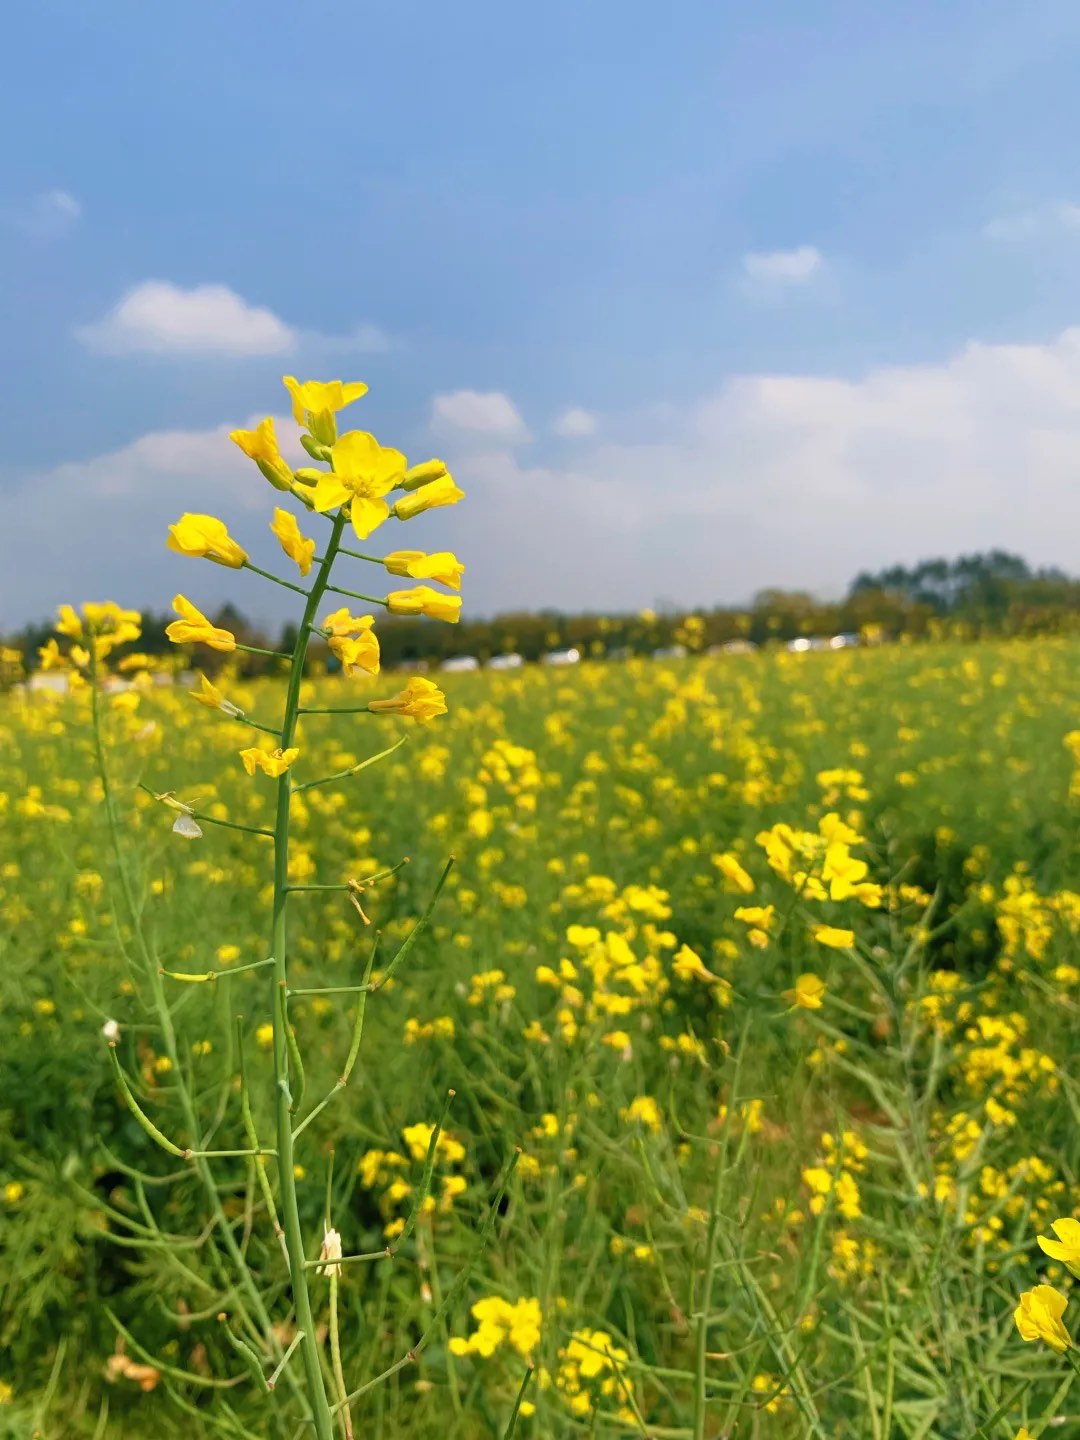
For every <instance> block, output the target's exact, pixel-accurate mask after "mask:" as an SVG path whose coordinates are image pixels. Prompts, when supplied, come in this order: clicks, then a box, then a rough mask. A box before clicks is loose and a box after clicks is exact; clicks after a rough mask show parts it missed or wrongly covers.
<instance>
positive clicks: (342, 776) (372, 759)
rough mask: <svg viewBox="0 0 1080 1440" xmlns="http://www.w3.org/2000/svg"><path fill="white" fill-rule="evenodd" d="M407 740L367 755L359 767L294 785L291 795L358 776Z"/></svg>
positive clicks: (404, 738)
mask: <svg viewBox="0 0 1080 1440" xmlns="http://www.w3.org/2000/svg"><path fill="white" fill-rule="evenodd" d="M408 738H409V737H408V736H407V735H402V737H401V739H400V740H398V741H397V742H396V743H395V744H393V745H390V746H388V748H387V749H385V750H380V751H379V753H378V754H377V755H369V756H368V758H367V759H366V760H361V761H360V763H359V765H350V767H349V768H348V770H338V771H336V773H335V774H333V775H323V776H321V777H320V778H319V779H318V780H307V781H305V783H304V784H303V785H294V786H293V787H292V788H293V794H294V795H299V794H300V793H301V791H303V790H314V789H315V788H316V787H317V786H319V785H330V784H332V783H333V782H334V781H335V780H348V779H350V778H351V777H352V776H353V775H359V773H360V771H361V770H366V769H367V768H368V766H369V765H377V764H378V763H379V761H380V760H385V759H386V758H387V756H389V755H392V754H393V753H394V751H395V750H400V749H401V747H402V745H404V744H405V742H406V740H408ZM282 778H284V777H282ZM287 783H288V781H287V780H286V784H287Z"/></svg>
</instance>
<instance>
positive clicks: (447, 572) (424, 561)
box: [383, 550, 465, 590]
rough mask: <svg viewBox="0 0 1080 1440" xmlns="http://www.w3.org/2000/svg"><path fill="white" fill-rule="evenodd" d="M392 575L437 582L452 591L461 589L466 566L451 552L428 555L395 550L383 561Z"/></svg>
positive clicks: (444, 551)
mask: <svg viewBox="0 0 1080 1440" xmlns="http://www.w3.org/2000/svg"><path fill="white" fill-rule="evenodd" d="M383 564H384V565H385V566H386V568H387V570H388V571H389V572H390V574H391V575H403V576H408V578H409V579H410V580H437V581H438V582H439V584H440V585H448V586H449V587H450V589H451V590H460V589H461V577H462V575H464V573H465V566H464V565H462V563H461V561H460V560H459V559H458V558H457V556H456V555H453V554H451V552H450V551H449V550H439V551H437V552H436V553H435V554H434V555H426V554H425V553H424V551H423V550H393V551H391V553H390V554H389V555H387V556H386V557H385V559H384V560H383Z"/></svg>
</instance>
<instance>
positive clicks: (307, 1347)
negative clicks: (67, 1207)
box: [270, 512, 345, 1440]
mask: <svg viewBox="0 0 1080 1440" xmlns="http://www.w3.org/2000/svg"><path fill="white" fill-rule="evenodd" d="M344 526H345V517H344V515H342V514H341V513H340V512H339V513H338V514H337V515H336V516H335V517H334V521H333V528H332V529H331V532H330V541H329V544H328V545H327V547H326V554H325V556H324V557H323V560H322V563H321V564H320V566H319V570H318V573H317V575H316V577H315V581H314V584H313V585H312V587H311V590H310V591H309V593H308V597H307V604H306V605H305V607H304V615H303V620H302V621H301V624H300V628H299V631H298V633H297V637H296V646H295V648H294V650H293V654H292V666H291V669H290V673H289V685H288V690H287V693H286V696H285V714H284V718H283V720H282V726H281V749H282V750H287V749H288V748H289V747H290V746H291V745H292V743H293V740H294V738H295V735H296V725H297V720H298V715H299V708H300V685H301V682H302V680H303V676H304V660H305V658H306V656H307V647H308V644H309V641H310V636H311V628H312V624H313V622H314V619H315V613H316V611H317V610H318V608H319V603H320V601H321V600H322V597H323V594H324V593H325V591H326V587H327V585H328V584H329V580H330V568H331V566H332V565H333V563H334V557H335V555H336V554H337V550H338V546H339V545H340V543H341V533H342V530H343V529H344ZM277 785H278V793H277V811H276V816H275V821H274V904H273V924H272V935H273V938H272V943H271V947H270V948H271V951H272V953H273V956H274V994H273V996H272V1002H273V1003H272V1005H271V1012H272V1014H273V1023H274V1046H273V1051H274V1102H275V1109H276V1118H277V1149H278V1183H279V1185H280V1189H281V1211H282V1219H283V1222H284V1228H285V1247H286V1250H287V1252H288V1257H289V1278H290V1281H291V1285H292V1292H293V1304H294V1306H295V1309H296V1322H297V1327H298V1330H299V1331H300V1335H301V1336H302V1348H301V1354H302V1358H303V1362H304V1373H305V1376H306V1380H307V1391H308V1399H309V1401H310V1404H311V1410H312V1420H313V1422H314V1433H315V1436H316V1440H333V1434H334V1422H333V1420H332V1418H331V1414H330V1405H329V1401H328V1398H327V1394H326V1385H325V1382H324V1380H323V1373H322V1365H321V1361H320V1355H319V1345H318V1340H317V1337H316V1331H315V1323H314V1318H313V1316H312V1311H311V1296H310V1293H309V1291H308V1284H307V1275H306V1267H305V1259H306V1257H305V1254H304V1237H303V1231H302V1229H301V1225H300V1208H299V1201H298V1197H297V1193H296V1176H295V1173H294V1170H293V1133H292V1096H291V1094H290V1090H289V1059H290V1054H289V1052H290V1046H289V1037H288V1033H287V1032H288V1016H287V1012H286V1006H285V1005H284V1004H283V1003H282V1001H283V999H284V996H285V992H286V991H287V989H288V966H287V959H286V956H287V951H286V943H287V934H286V912H287V909H288V900H289V818H290V803H291V799H292V793H293V792H292V785H291V783H290V780H289V776H288V774H285V775H282V776H280V777H279V779H278V782H277Z"/></svg>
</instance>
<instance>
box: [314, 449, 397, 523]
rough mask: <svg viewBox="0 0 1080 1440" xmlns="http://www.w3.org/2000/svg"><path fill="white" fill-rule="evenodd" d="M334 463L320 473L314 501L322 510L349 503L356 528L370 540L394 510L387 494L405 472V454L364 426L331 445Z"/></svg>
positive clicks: (331, 458)
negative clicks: (381, 442) (385, 498)
mask: <svg viewBox="0 0 1080 1440" xmlns="http://www.w3.org/2000/svg"><path fill="white" fill-rule="evenodd" d="M330 463H331V465H332V466H333V467H334V468H333V470H332V472H331V473H330V474H327V475H321V476H320V477H319V480H318V482H317V484H316V485H315V488H314V490H313V491H312V493H311V503H312V504H313V505H314V507H315V509H316V510H318V511H319V512H320V514H325V513H326V512H327V511H328V510H334V509H336V508H337V506H338V505H348V507H349V519H350V520H351V521H352V527H353V529H354V530H355V531H356V533H357V535H358V536H359V538H360V539H361V540H366V539H367V538H368V536H369V535H370V534H371V532H372V531H373V530H376V529H378V527H379V526H380V525H381V524H382V523H383V521H384V520H385V519H387V517H388V516H389V514H390V506H389V505H388V504H387V503H386V501H385V500H384V499H383V496H384V495H386V494H387V493H388V492H389V491H390V490H392V489H393V488H394V486H395V485H396V484H397V483H398V481H399V480H400V479H401V477H402V476H403V475H404V474H405V456H404V455H402V453H401V451H400V450H394V449H392V448H391V447H390V446H388V445H380V444H379V442H378V440H376V439H375V436H374V435H369V434H368V433H367V432H366V431H364V430H350V431H349V432H348V433H347V434H345V435H342V437H341V439H340V440H338V441H337V443H336V444H335V445H334V446H333V448H332V449H331V451H330Z"/></svg>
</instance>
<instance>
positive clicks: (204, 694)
mask: <svg viewBox="0 0 1080 1440" xmlns="http://www.w3.org/2000/svg"><path fill="white" fill-rule="evenodd" d="M190 694H191V696H192V698H193V699H194V700H197V701H198V702H199V704H200V705H205V706H206V708H207V709H208V710H221V711H222V712H223V713H224V714H226V715H228V716H230V717H231V718H233V719H235V718H236V716H237V715H242V714H243V711H242V710H240V709H239V708H238V706H236V705H234V704H233V703H232V701H231V700H226V699H225V696H224V695H222V693H221V691H220V690H219V689H218V688H217V686H216V685H213V684H211V682H210V681H209V680H208V679H207V678H206V676H205V675H200V676H199V688H198V690H192V691H191V692H190Z"/></svg>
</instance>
